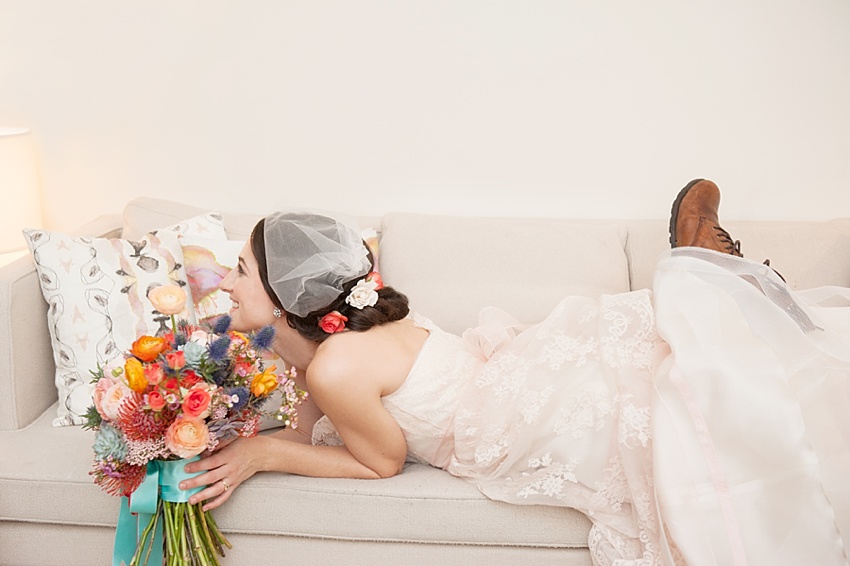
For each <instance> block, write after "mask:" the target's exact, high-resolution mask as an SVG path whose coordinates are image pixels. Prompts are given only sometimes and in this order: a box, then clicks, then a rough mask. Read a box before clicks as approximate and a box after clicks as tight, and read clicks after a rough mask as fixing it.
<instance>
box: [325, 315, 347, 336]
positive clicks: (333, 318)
mask: <svg viewBox="0 0 850 566" xmlns="http://www.w3.org/2000/svg"><path fill="white" fill-rule="evenodd" d="M347 321H348V317H347V316H345V315H344V314H341V313H340V312H339V311H331V312H329V313H328V314H326V315H325V316H323V317H322V318H321V320H319V327H320V328H321V329H322V330H324V331H325V332H327V333H328V334H335V333H337V332H342V331H343V330H345V323H346V322H347Z"/></svg>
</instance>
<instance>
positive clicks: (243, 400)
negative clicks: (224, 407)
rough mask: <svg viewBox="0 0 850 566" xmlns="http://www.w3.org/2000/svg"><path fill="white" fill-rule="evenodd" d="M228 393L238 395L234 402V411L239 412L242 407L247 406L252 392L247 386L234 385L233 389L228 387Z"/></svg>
mask: <svg viewBox="0 0 850 566" xmlns="http://www.w3.org/2000/svg"><path fill="white" fill-rule="evenodd" d="M227 394H228V395H236V397H237V400H236V401H234V402H233V408H232V410H233V412H234V413H238V412H239V411H241V410H242V409H244V408H245V405H247V404H248V400H249V398H250V396H251V392H250V391H248V388H247V387H234V388H233V389H228V391H227Z"/></svg>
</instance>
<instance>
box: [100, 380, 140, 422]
mask: <svg viewBox="0 0 850 566" xmlns="http://www.w3.org/2000/svg"><path fill="white" fill-rule="evenodd" d="M132 395H133V390H132V389H130V388H129V387H127V386H126V385H124V384H123V383H116V384H114V385H113V386H112V387H110V388H109V389H108V390H107V391H106V393H104V395H103V397H102V398H101V400H100V415H101V416H102V417H103V418H104V419H106V420H108V421H114V420H117V419H118V410H119V409H120V408H121V403H123V402H124V399H126V398H127V397H131V396H132Z"/></svg>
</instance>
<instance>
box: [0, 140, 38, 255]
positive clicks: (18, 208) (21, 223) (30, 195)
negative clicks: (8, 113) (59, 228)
mask: <svg viewBox="0 0 850 566" xmlns="http://www.w3.org/2000/svg"><path fill="white" fill-rule="evenodd" d="M41 227H42V219H41V198H40V195H39V185H38V167H37V165H36V158H35V148H34V147H33V143H32V137H31V136H30V132H29V130H27V129H25V128H4V127H0V254H3V253H9V252H14V251H17V250H22V249H24V248H25V247H26V242H25V241H24V237H23V235H22V234H21V230H22V229H24V228H41Z"/></svg>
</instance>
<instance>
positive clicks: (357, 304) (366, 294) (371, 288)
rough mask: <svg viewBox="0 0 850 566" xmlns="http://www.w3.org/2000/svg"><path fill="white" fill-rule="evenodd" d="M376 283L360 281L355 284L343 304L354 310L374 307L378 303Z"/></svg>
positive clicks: (365, 280)
mask: <svg viewBox="0 0 850 566" xmlns="http://www.w3.org/2000/svg"><path fill="white" fill-rule="evenodd" d="M378 289H380V287H379V286H378V282H377V281H375V280H368V279H361V280H360V281H358V282H357V285H355V286H354V287H353V288H352V289H351V292H350V293H349V294H348V296H347V297H346V298H345V302H346V303H348V304H349V305H351V306H352V307H354V308H358V309H362V308H363V307H374V306H375V303H377V302H378Z"/></svg>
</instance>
